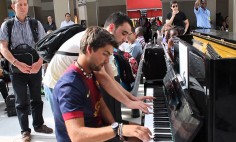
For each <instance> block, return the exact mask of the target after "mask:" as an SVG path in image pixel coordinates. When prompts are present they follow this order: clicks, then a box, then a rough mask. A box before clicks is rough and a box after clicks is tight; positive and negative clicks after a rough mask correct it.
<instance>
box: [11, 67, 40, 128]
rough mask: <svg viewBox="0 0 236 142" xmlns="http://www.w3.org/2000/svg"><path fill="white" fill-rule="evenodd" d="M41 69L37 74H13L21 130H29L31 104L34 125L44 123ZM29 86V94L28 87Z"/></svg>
mask: <svg viewBox="0 0 236 142" xmlns="http://www.w3.org/2000/svg"><path fill="white" fill-rule="evenodd" d="M41 73H42V72H41V70H40V71H39V72H38V73H37V74H11V75H10V77H11V80H12V86H13V90H14V92H15V96H16V102H15V104H16V112H17V116H18V120H19V123H20V127H21V132H25V131H29V132H31V129H30V128H29V119H28V111H29V106H31V110H32V117H33V127H34V129H38V128H40V127H41V126H42V125H43V123H44V120H43V101H42V98H41V83H42V75H41ZM28 87H29V94H30V104H29V96H28V94H27V88H28Z"/></svg>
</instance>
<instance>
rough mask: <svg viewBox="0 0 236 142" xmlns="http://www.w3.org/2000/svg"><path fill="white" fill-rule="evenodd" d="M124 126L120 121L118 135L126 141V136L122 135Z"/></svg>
mask: <svg viewBox="0 0 236 142" xmlns="http://www.w3.org/2000/svg"><path fill="white" fill-rule="evenodd" d="M122 128H123V123H120V124H119V133H118V135H119V136H120V140H121V141H124V138H123V136H122Z"/></svg>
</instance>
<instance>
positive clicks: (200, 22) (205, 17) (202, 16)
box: [194, 0, 211, 29]
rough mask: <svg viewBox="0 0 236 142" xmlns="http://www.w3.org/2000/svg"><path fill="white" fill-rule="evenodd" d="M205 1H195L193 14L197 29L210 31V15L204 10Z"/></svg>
mask: <svg viewBox="0 0 236 142" xmlns="http://www.w3.org/2000/svg"><path fill="white" fill-rule="evenodd" d="M206 6H207V2H206V0H197V1H196V2H195V6H194V13H195V15H196V18H197V28H199V29H210V28H211V23H210V22H211V17H210V16H211V13H210V11H209V10H208V9H206Z"/></svg>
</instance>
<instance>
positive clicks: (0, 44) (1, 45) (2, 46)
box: [0, 40, 31, 73]
mask: <svg viewBox="0 0 236 142" xmlns="http://www.w3.org/2000/svg"><path fill="white" fill-rule="evenodd" d="M0 50H1V53H2V55H3V56H4V57H5V58H6V59H7V60H8V61H9V62H10V63H11V64H13V65H14V66H16V67H17V68H18V69H19V70H20V71H21V72H23V73H30V69H31V66H29V65H27V64H25V63H23V62H20V61H18V60H17V59H16V58H14V56H13V55H12V54H11V52H10V51H9V50H8V41H3V40H2V41H0Z"/></svg>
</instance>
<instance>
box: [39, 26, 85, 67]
mask: <svg viewBox="0 0 236 142" xmlns="http://www.w3.org/2000/svg"><path fill="white" fill-rule="evenodd" d="M84 30H85V28H84V27H83V26H81V25H79V24H74V25H70V26H66V27H63V28H60V29H57V30H55V31H53V32H52V33H50V34H48V35H47V36H45V37H44V38H42V39H41V40H39V41H38V42H37V43H36V50H37V52H38V54H39V56H40V57H41V58H42V59H43V60H44V61H46V62H48V63H49V62H50V61H51V59H52V57H53V56H54V55H55V54H62V55H67V56H78V53H69V52H62V51H57V50H58V49H59V48H60V47H61V45H62V44H63V43H64V42H66V41H67V40H68V39H70V38H71V37H72V36H74V35H75V34H77V33H79V32H82V31H84Z"/></svg>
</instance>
